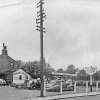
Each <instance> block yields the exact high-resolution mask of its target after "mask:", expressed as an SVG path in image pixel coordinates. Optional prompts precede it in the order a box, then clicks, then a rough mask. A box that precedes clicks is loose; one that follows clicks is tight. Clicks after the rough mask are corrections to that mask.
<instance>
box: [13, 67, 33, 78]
mask: <svg viewBox="0 0 100 100" xmlns="http://www.w3.org/2000/svg"><path fill="white" fill-rule="evenodd" d="M18 73H20V74H25V75H27V76H30V75H29V74H28V73H26V72H25V71H23V70H22V69H18V70H17V71H15V72H13V74H18ZM30 77H31V76H30Z"/></svg>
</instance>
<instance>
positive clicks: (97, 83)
mask: <svg viewBox="0 0 100 100" xmlns="http://www.w3.org/2000/svg"><path fill="white" fill-rule="evenodd" d="M96 91H97V92H98V81H97V83H96Z"/></svg>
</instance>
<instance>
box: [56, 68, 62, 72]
mask: <svg viewBox="0 0 100 100" xmlns="http://www.w3.org/2000/svg"><path fill="white" fill-rule="evenodd" d="M56 72H58V73H63V72H64V70H63V69H62V68H59V69H58V70H57V71H56Z"/></svg>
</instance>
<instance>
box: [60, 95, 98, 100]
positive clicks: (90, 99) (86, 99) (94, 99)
mask: <svg viewBox="0 0 100 100" xmlns="http://www.w3.org/2000/svg"><path fill="white" fill-rule="evenodd" d="M58 100H100V95H96V96H85V97H76V98H67V99H58Z"/></svg>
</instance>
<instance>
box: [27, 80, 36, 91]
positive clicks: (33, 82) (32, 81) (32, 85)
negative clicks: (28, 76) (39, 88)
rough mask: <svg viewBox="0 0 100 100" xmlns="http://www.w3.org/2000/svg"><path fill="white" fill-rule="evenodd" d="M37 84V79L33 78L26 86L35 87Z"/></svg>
mask: <svg viewBox="0 0 100 100" xmlns="http://www.w3.org/2000/svg"><path fill="white" fill-rule="evenodd" d="M35 86H36V80H34V79H32V80H30V81H29V82H27V85H26V88H28V89H32V90H33V89H35Z"/></svg>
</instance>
